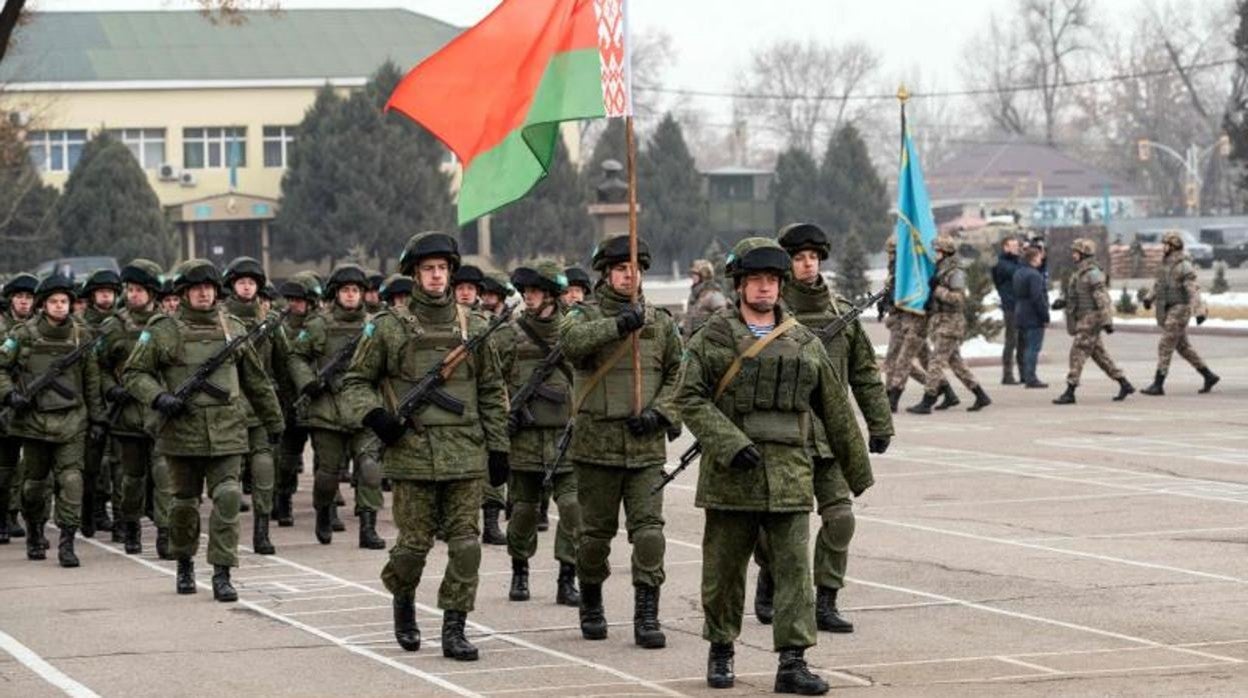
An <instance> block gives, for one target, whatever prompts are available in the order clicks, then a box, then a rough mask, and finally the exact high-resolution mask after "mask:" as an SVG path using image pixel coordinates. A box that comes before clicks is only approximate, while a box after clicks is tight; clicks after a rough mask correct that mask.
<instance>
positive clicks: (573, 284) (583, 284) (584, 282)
mask: <svg viewBox="0 0 1248 698" xmlns="http://www.w3.org/2000/svg"><path fill="white" fill-rule="evenodd" d="M563 275H564V276H565V277H567V279H568V285H567V287H566V288H564V289H563V295H561V296H560V297H559V300H560V301H562V302H563V305H564V307H566V308H571V307H572V306H574V305H576V304H577V303H584V302H585V301H586V300H588V299H589V296H590V294H591V293H593V292H594V285H593V283H592V282H590V280H589V274H586V273H585V270H584V269H582V268H580V267H568V268H567V269H564V270H563Z"/></svg>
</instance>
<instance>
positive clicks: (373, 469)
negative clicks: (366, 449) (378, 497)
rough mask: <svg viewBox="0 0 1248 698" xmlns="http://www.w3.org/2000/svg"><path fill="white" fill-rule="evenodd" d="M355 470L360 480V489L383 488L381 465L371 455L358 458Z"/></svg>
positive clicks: (362, 455)
mask: <svg viewBox="0 0 1248 698" xmlns="http://www.w3.org/2000/svg"><path fill="white" fill-rule="evenodd" d="M355 469H356V474H357V475H359V478H360V482H359V486H360V487H371V488H373V489H376V488H378V487H381V464H379V463H378V462H377V459H376V458H374V457H373V455H372V454H371V453H366V454H361V455H360V456H359V457H358V458H356V460H355Z"/></svg>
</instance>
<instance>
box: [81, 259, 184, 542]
mask: <svg viewBox="0 0 1248 698" xmlns="http://www.w3.org/2000/svg"><path fill="white" fill-rule="evenodd" d="M161 274H162V272H161V269H160V266H159V265H157V264H156V263H155V262H152V261H150V260H147V259H136V260H134V261H132V262H130V263H129V264H127V265H126V266H125V267H124V268H122V270H121V282H122V284H124V287H125V291H124V293H125V308H123V309H121V310H120V311H118V312H117V313H115V314H114V315H113V316H112V317H110V318H108V319H107V320H105V321H104V323H103V325H102V326H101V332H102V334H103V338H102V339H101V340H100V347H99V351H98V354H99V363H100V378H101V392H102V393H103V396H104V400H105V402H106V403H107V405H108V408H109V411H108V414H109V416H110V418H109V431H110V432H111V434H112V437H113V442H114V443H115V444H116V450H117V452H118V454H119V455H120V461H121V469H122V481H121V491H120V492H119V493H118V496H117V501H118V503H119V505H120V506H119V507H118V511H119V512H120V515H119V518H118V520H117V522H116V523H115V525H117V526H120V527H121V528H122V535H123V542H124V544H125V550H126V553H128V554H130V555H137V554H139V553H141V552H143V541H142V536H141V531H142V527H141V525H140V518H141V517H142V515H143V503H144V497H145V495H146V494H147V481H148V479H149V478H150V479H151V480H152V498H153V502H152V515H153V516H152V518H153V519H154V520H155V523H156V554H157V556H159V557H160V559H162V560H170V559H172V556H171V554H170V552H169V507H170V500H171V499H172V496H173V495H172V485H171V483H170V482H169V471H168V468H158V467H156V461H155V459H154V453H153V449H152V447H153V442H152V437H151V436H150V435H149V434H148V432H147V430H146V429H145V428H144V418H145V416H146V415H147V407H146V406H145V405H143V404H141V403H138V402H136V401H135V400H134V399H133V398H132V397H131V396H130V393H129V392H127V390H126V387H125V385H124V384H123V383H122V371H123V369H124V368H125V364H126V360H127V359H128V358H129V357H130V353H131V352H132V351H134V347H135V345H136V344H137V343H138V339H139V335H140V334H142V332H143V329H144V328H145V327H146V326H147V323H148V322H149V321H150V320H151V319H152V318H153V317H155V316H156V314H157V313H158V312H159V310H157V305H156V293H157V291H158V290H159V289H160V284H161Z"/></svg>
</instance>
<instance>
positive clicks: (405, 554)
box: [390, 544, 428, 586]
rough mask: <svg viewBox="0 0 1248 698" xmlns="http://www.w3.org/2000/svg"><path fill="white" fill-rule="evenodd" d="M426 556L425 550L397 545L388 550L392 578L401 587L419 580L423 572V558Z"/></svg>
mask: <svg viewBox="0 0 1248 698" xmlns="http://www.w3.org/2000/svg"><path fill="white" fill-rule="evenodd" d="M427 554H428V551H427V550H419V549H417V548H412V547H406V546H402V545H398V544H396V545H395V546H394V547H392V548H390V568H391V569H392V570H393V572H394V576H395V577H397V578H398V580H400V581H401V582H402V585H403V586H406V585H409V584H413V583H415V582H418V581H419V580H420V575H421V574H422V573H424V571H425V557H426V555H427Z"/></svg>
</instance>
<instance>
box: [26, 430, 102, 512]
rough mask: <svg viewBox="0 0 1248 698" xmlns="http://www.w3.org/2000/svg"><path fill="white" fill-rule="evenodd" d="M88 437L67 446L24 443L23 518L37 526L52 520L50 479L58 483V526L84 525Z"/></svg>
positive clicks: (81, 437) (80, 438) (75, 440)
mask: <svg viewBox="0 0 1248 698" xmlns="http://www.w3.org/2000/svg"><path fill="white" fill-rule="evenodd" d="M85 445H86V435H85V434H79V435H78V438H76V439H73V440H71V441H66V442H65V443H54V442H51V441H40V440H38V439H22V471H23V478H24V481H23V482H22V516H23V517H25V519H26V520H27V521H30V522H35V523H36V524H39V523H42V522H44V521H47V520H48V484H47V480H48V475H49V474H51V475H52V477H53V478H54V479H55V481H56V487H54V488H53V489H54V491H55V492H56V525H57V527H58V528H78V527H79V525H80V524H81V523H82V461H83V451H84V447H85Z"/></svg>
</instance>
